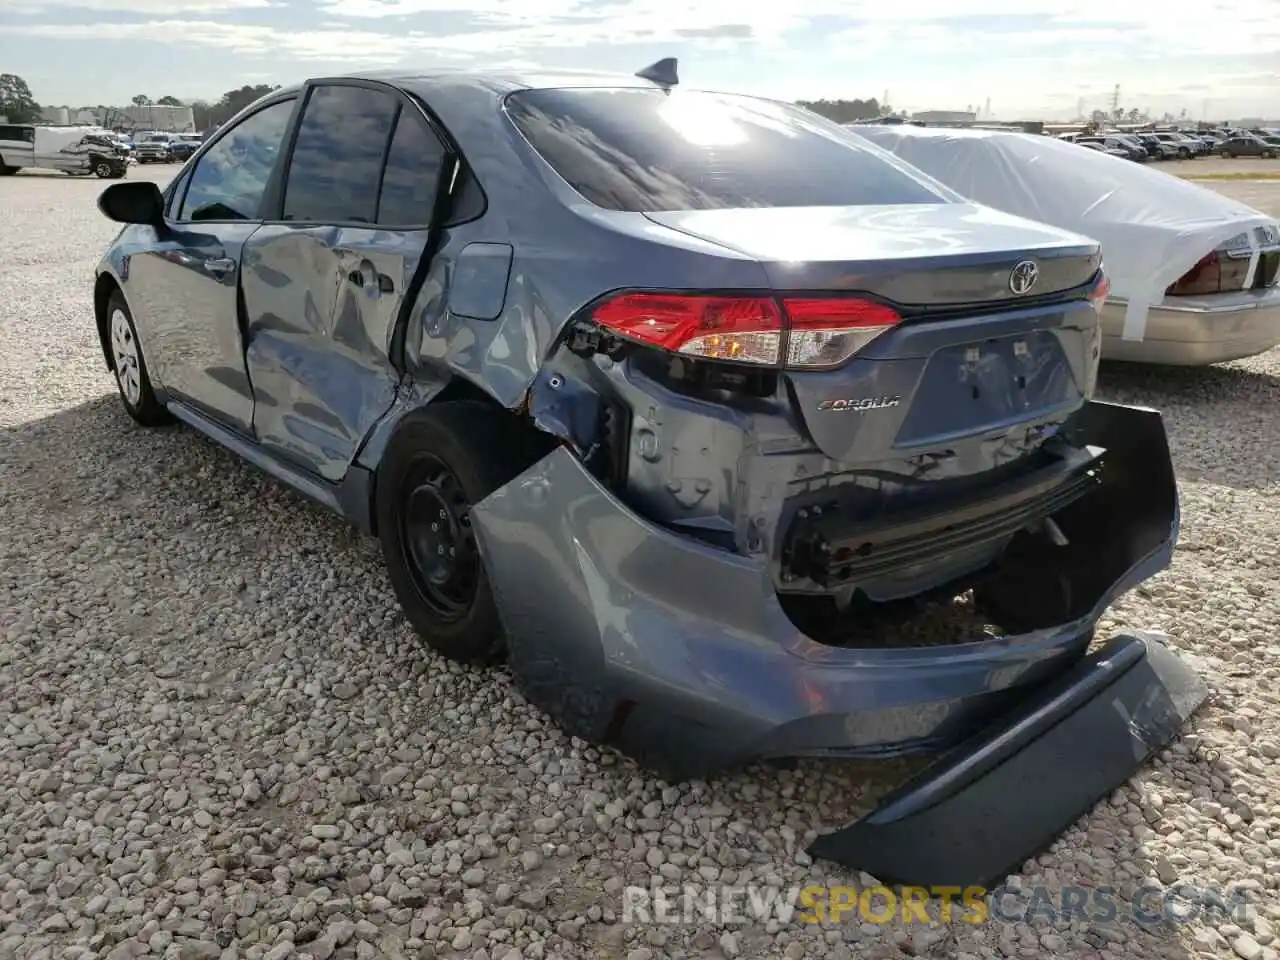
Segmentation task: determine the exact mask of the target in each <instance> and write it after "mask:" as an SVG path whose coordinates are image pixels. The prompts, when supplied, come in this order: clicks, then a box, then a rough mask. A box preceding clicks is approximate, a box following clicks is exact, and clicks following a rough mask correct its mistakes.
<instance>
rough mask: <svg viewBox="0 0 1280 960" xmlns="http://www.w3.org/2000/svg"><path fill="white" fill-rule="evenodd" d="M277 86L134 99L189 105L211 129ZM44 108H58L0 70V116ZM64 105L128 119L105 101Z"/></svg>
mask: <svg viewBox="0 0 1280 960" xmlns="http://www.w3.org/2000/svg"><path fill="white" fill-rule="evenodd" d="M278 89H280V88H279V87H278V86H272V85H271V84H265V83H263V84H245V85H244V86H243V87H240V88H238V89H236V90H228V91H227V92H226V93H224V94H223V95H222V96H221V97H220V98H219V99H217V100H215V101H208V100H180V99H178V98H177V97H174V96H163V97H157V98H155V99H154V100H153V99H152V98H151V97H150V96H148V95H147V94H145V93H140V94H138V95H137V96H136V97H134V98H133V99H132V101H131V102H132V103H133V105H134V106H136V107H146V106H151V105H152V104H154V105H155V106H162V107H190V108H191V114H192V119H193V120H194V121H195V127H196V129H197V130H212V129H213V128H214V127H218V126H221V125H222V124H224V123H226V122H227V121H228V120H230V119H231V118H232V117H233V116H235V115H236V114H237V113H239V112H240V111H241V110H242V109H243V108H244V107H247V106H248V105H249V104H251V103H253V101H255V100H257V99H258V98H259V97H262V96H265V95H266V94H268V93H270V92H271V91H273V90H278ZM45 109H58V108H57V107H51V106H49V105H47V104H46V105H45V106H43V107H42V106H41V104H40V103H39V102H38V101H37V100H36V99H35V97H34V96H33V95H32V93H31V88H30V86H28V85H27V82H26V81H25V80H23V79H22V77H20V76H18V75H17V74H14V73H0V117H7V118H8V121H9V122H10V123H34V122H36V121H37V120H39V119H40V117H41V114H42V112H43V111H44V110H45ZM62 109H65V110H66V111H67V112H68V114H71V115H72V116H73V117H74V115H75V114H77V113H79V112H80V111H81V110H91V111H93V112H94V113H95V114H97V116H98V118H99V120H100V121H101V122H102V124H103V125H104V126H108V127H116V126H124V125H126V123H127V121H126V119H125V117H124V115H123V114H122V113H121V112H120V111H119V109H117V108H113V107H109V106H107V105H106V104H97V105H91V106H79V107H72V106H70V105H66V106H64V107H62Z"/></svg>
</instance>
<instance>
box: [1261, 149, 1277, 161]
mask: <svg viewBox="0 0 1280 960" xmlns="http://www.w3.org/2000/svg"><path fill="white" fill-rule="evenodd" d="M1275 155H1276V154H1275V151H1274V150H1263V151H1262V153H1261V157H1262V159H1263V160H1270V159H1271V158H1272V157H1274V156H1275Z"/></svg>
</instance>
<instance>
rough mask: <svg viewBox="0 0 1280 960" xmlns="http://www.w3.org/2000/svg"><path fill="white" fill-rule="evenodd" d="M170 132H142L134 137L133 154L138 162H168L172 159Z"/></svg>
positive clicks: (171, 136) (172, 136)
mask: <svg viewBox="0 0 1280 960" xmlns="http://www.w3.org/2000/svg"><path fill="white" fill-rule="evenodd" d="M173 139H174V135H173V134H171V133H144V134H142V135H140V136H136V137H134V140H133V145H134V156H136V157H137V158H138V162H139V163H169V162H171V161H172V160H173V153H172V148H171V146H170V144H171V142H172V141H173Z"/></svg>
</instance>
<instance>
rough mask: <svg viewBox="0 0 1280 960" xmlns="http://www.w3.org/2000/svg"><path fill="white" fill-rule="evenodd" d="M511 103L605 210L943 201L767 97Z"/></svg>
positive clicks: (607, 92)
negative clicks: (761, 98)
mask: <svg viewBox="0 0 1280 960" xmlns="http://www.w3.org/2000/svg"><path fill="white" fill-rule="evenodd" d="M507 111H508V113H509V114H510V116H511V119H512V120H513V121H514V123H515V125H516V126H517V127H518V128H519V129H520V132H521V133H523V134H524V135H525V137H526V138H527V139H528V140H529V142H530V143H531V144H532V145H533V147H534V149H535V150H537V151H538V153H539V154H541V155H542V157H543V158H544V159H545V160H546V161H547V163H549V164H550V165H551V166H552V167H553V168H554V169H555V171H556V172H557V173H559V174H560V176H562V177H563V178H564V179H565V180H566V181H568V182H569V184H570V185H571V186H573V188H574V189H575V190H577V191H578V192H579V193H580V194H582V196H584V197H585V198H586V199H587V200H589V201H591V202H592V203H594V204H596V205H597V206H600V207H604V208H606V209H608V210H626V211H631V212H641V213H643V212H658V211H664V210H710V209H716V208H723V207H809V206H817V207H842V206H862V205H866V204H903V203H942V202H945V201H944V200H943V198H942V197H941V196H939V195H938V194H937V193H935V192H934V191H933V190H932V189H930V188H929V187H928V186H926V185H925V184H924V183H922V182H920V181H919V180H916V179H915V178H914V177H912V176H911V175H909V174H907V173H905V172H903V171H902V170H900V169H898V168H897V167H895V166H894V165H893V164H891V163H889V162H887V161H886V160H885V159H884V158H882V157H881V156H878V155H877V154H875V153H872V152H871V151H870V150H866V149H862V148H861V147H859V146H858V145H857V142H856V141H854V140H853V139H852V138H851V135H849V134H845V133H843V132H842V131H840V130H839V129H831V128H829V127H827V126H826V125H825V124H824V122H823V121H821V120H818V119H816V118H814V117H812V116H810V115H809V114H808V113H807V112H806V111H804V110H801V109H800V108H797V107H790V106H786V105H784V104H779V103H773V102H771V101H767V100H759V99H755V98H752V97H739V96H732V95H723V94H712V93H702V92H695V91H688V92H686V91H680V90H674V91H672V92H671V93H669V94H668V93H664V92H662V91H661V90H658V89H656V88H655V89H652V90H647V89H577V90H525V91H522V92H520V93H517V94H513V95H512V96H511V97H510V98H508V100H507Z"/></svg>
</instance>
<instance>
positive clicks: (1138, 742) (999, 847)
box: [809, 634, 1208, 891]
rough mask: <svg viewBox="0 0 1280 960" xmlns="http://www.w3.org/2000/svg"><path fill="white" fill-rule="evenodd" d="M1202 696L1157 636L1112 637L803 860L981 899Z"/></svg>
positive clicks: (1168, 736) (1165, 737)
mask: <svg viewBox="0 0 1280 960" xmlns="http://www.w3.org/2000/svg"><path fill="white" fill-rule="evenodd" d="M1207 695H1208V689H1207V688H1206V687H1205V685H1204V683H1203V681H1201V680H1200V678H1199V677H1198V676H1196V674H1195V672H1194V671H1192V669H1191V668H1190V667H1188V666H1187V665H1186V664H1185V663H1183V662H1182V661H1181V660H1179V659H1178V657H1177V656H1175V655H1174V654H1173V653H1172V652H1171V651H1170V650H1169V649H1168V648H1167V647H1165V646H1164V644H1163V643H1162V642H1161V640H1160V639H1159V638H1158V637H1157V636H1156V635H1154V634H1139V635H1136V636H1124V635H1121V636H1117V637H1113V638H1112V639H1111V640H1110V641H1109V642H1108V643H1107V644H1106V645H1105V646H1103V647H1102V648H1101V649H1099V650H1098V651H1096V652H1095V653H1092V654H1090V655H1089V656H1088V657H1086V658H1085V659H1084V660H1082V661H1080V662H1079V663H1078V664H1077V665H1076V666H1075V667H1073V668H1072V669H1071V670H1070V671H1068V672H1067V673H1066V674H1064V675H1063V676H1062V677H1060V678H1058V679H1057V680H1056V681H1054V682H1053V683H1051V684H1049V685H1047V686H1046V687H1045V688H1043V689H1041V690H1039V691H1037V692H1036V693H1035V695H1034V696H1032V697H1030V698H1028V699H1027V700H1026V701H1024V702H1023V703H1021V704H1019V705H1018V706H1017V707H1016V708H1014V709H1012V710H1010V711H1009V713H1008V714H1006V715H1005V716H1002V717H1001V718H1000V719H999V720H998V721H996V722H995V723H993V724H992V725H991V726H990V727H988V728H987V729H986V730H983V731H982V732H981V733H979V734H978V735H976V736H975V737H973V738H972V739H971V740H970V741H968V742H967V743H965V744H963V745H961V746H960V747H958V748H956V749H955V750H954V751H953V752H951V753H950V754H948V755H947V756H945V757H943V758H942V759H940V760H938V761H937V762H935V763H934V764H932V765H931V766H929V767H928V768H926V769H925V770H924V771H922V772H921V773H920V774H919V775H918V776H916V777H915V778H913V779H912V780H910V781H908V782H907V783H905V784H903V785H902V786H900V787H899V788H898V789H897V790H895V791H894V792H893V793H891V794H890V795H888V796H886V797H884V798H883V799H882V800H881V802H880V805H879V807H877V809H876V810H874V811H873V812H871V813H870V814H868V815H867V816H866V817H864V818H863V819H861V820H859V821H858V822H856V823H853V824H851V825H850V826H847V827H844V828H843V829H840V830H837V831H835V832H834V833H829V834H826V835H825V836H820V837H818V839H817V840H815V841H814V842H813V843H812V844H811V845H810V847H809V852H810V853H811V854H812V855H813V856H815V857H820V858H823V859H827V860H834V861H836V862H838V863H842V864H845V865H846V866H849V867H853V868H855V869H859V870H866V871H868V872H869V873H871V874H873V875H874V876H875V877H876V878H878V879H879V880H880V881H881V882H883V883H887V884H893V885H904V886H916V887H923V888H925V889H926V890H935V891H936V890H938V889H939V888H942V887H954V888H956V889H961V890H962V889H966V888H969V887H983V888H986V889H987V890H990V889H991V888H992V887H994V886H995V885H996V884H998V883H999V882H1000V881H1001V880H1002V879H1003V878H1004V877H1005V876H1007V875H1008V874H1010V873H1016V872H1018V870H1019V867H1020V866H1021V864H1022V863H1023V862H1024V861H1025V860H1027V859H1029V858H1030V857H1034V856H1036V855H1037V854H1038V853H1040V852H1041V851H1043V850H1044V849H1045V848H1046V847H1047V846H1048V845H1049V844H1050V843H1051V842H1052V841H1053V840H1054V838H1055V837H1056V836H1057V835H1058V834H1059V833H1061V832H1062V830H1064V829H1065V828H1066V827H1068V826H1069V825H1070V824H1071V823H1072V822H1074V821H1075V820H1076V819H1077V818H1078V817H1080V816H1082V815H1084V814H1085V813H1087V812H1088V811H1089V810H1090V809H1091V808H1092V807H1093V805H1094V804H1095V803H1097V802H1098V801H1099V800H1101V799H1102V798H1103V797H1105V796H1106V795H1107V794H1108V793H1110V792H1111V791H1112V790H1114V789H1116V788H1117V787H1119V786H1120V785H1121V784H1123V783H1124V782H1125V781H1126V780H1128V779H1129V777H1130V776H1131V775H1132V774H1133V773H1134V771H1135V770H1137V769H1138V768H1139V767H1141V766H1142V765H1143V764H1144V763H1145V762H1146V761H1147V760H1148V759H1149V758H1150V757H1151V756H1152V755H1153V754H1154V753H1156V752H1157V751H1159V750H1160V749H1161V748H1162V747H1164V746H1165V745H1166V744H1167V743H1168V742H1169V741H1170V740H1172V739H1173V738H1174V737H1176V736H1177V735H1178V732H1179V731H1180V730H1181V729H1182V726H1183V724H1185V723H1186V722H1187V720H1188V719H1189V718H1190V717H1191V715H1192V713H1194V712H1195V711H1196V709H1197V708H1199V706H1200V705H1201V704H1202V703H1203V702H1204V700H1205V698H1206V697H1207Z"/></svg>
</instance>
